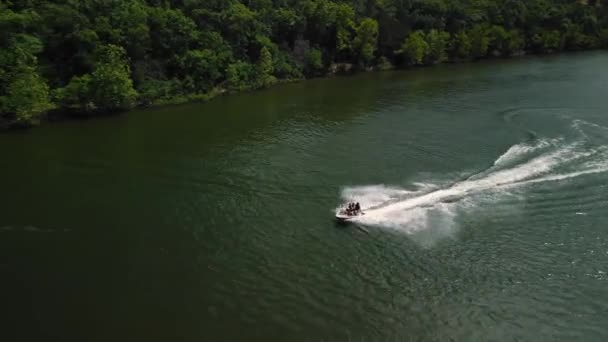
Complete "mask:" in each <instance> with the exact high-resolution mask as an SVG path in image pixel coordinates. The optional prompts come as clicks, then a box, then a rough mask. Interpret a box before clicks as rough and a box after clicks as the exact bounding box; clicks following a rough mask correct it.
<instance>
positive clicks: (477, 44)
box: [468, 25, 490, 58]
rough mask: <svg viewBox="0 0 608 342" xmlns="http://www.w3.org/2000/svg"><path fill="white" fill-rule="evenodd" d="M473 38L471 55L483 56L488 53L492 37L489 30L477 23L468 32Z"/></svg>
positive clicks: (471, 38)
mask: <svg viewBox="0 0 608 342" xmlns="http://www.w3.org/2000/svg"><path fill="white" fill-rule="evenodd" d="M468 36H469V38H470V40H471V56H472V57H474V58H482V57H485V56H486V55H487V54H488V48H489V46H490V37H489V34H488V30H487V29H486V28H485V27H483V26H482V25H475V26H474V27H473V28H472V29H471V30H470V31H469V33H468Z"/></svg>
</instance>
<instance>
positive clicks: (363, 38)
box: [353, 18, 378, 65]
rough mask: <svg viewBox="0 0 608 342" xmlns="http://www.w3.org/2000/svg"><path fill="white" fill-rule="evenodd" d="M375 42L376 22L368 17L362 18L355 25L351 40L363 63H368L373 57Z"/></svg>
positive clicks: (376, 37)
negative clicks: (352, 39)
mask: <svg viewBox="0 0 608 342" xmlns="http://www.w3.org/2000/svg"><path fill="white" fill-rule="evenodd" d="M377 44H378V22H377V21H375V20H374V19H370V18H366V19H363V20H362V21H361V23H360V24H359V26H358V27H357V30H356V35H355V40H354V41H353V47H354V49H355V51H356V54H357V55H358V58H359V61H360V62H361V63H362V64H363V65H366V64H369V63H370V62H371V61H372V60H373V59H374V52H375V51H376V47H377Z"/></svg>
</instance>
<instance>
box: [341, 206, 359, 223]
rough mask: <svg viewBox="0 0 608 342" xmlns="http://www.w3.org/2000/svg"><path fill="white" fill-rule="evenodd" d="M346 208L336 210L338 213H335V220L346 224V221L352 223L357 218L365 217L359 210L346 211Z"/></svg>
mask: <svg viewBox="0 0 608 342" xmlns="http://www.w3.org/2000/svg"><path fill="white" fill-rule="evenodd" d="M353 206H354V204H353ZM348 207H349V206H346V207H344V208H341V209H340V210H338V212H337V213H336V220H338V221H340V222H348V221H352V220H353V219H356V218H357V217H361V216H363V215H365V213H364V212H363V210H361V209H359V210H354V209H348Z"/></svg>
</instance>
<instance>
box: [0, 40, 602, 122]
mask: <svg viewBox="0 0 608 342" xmlns="http://www.w3.org/2000/svg"><path fill="white" fill-rule="evenodd" d="M604 50H605V49H589V50H576V51H556V52H547V53H531V52H529V51H521V52H520V53H517V54H513V55H510V56H493V57H485V58H480V59H473V60H450V61H445V62H441V63H436V64H432V65H405V66H396V65H394V64H390V66H389V67H386V66H385V67H384V68H381V67H379V66H378V65H376V66H373V67H369V68H365V69H360V68H356V67H351V66H347V67H346V68H345V69H346V70H347V71H341V70H343V69H344V65H346V64H348V63H334V64H332V65H331V66H330V67H329V68H328V69H334V71H333V72H329V73H327V74H325V75H322V76H315V77H309V78H305V77H303V78H296V79H277V81H276V82H275V83H273V84H271V85H268V86H265V87H260V88H251V89H242V90H236V91H235V90H232V91H231V90H228V89H226V88H224V87H219V86H218V87H215V88H214V89H213V90H212V91H210V92H208V93H205V94H192V95H186V96H180V97H175V98H172V99H162V100H157V101H155V102H153V103H150V104H139V105H136V106H134V107H133V108H130V109H128V110H124V111H116V112H98V113H95V114H83V113H78V112H75V111H70V109H66V108H56V109H52V110H50V111H49V112H47V113H46V114H45V115H43V116H42V117H41V118H40V121H39V122H37V123H36V124H34V125H30V126H13V127H11V126H8V127H3V126H1V125H0V133H2V132H10V131H20V130H28V129H32V128H35V127H37V126H40V125H46V124H54V123H61V122H66V121H79V120H95V119H97V118H103V117H111V116H119V115H126V114H127V113H128V112H130V111H134V110H136V111H145V110H147V109H155V108H163V107H173V106H180V105H189V104H197V103H207V102H210V101H213V100H215V99H217V98H219V97H227V96H232V95H237V94H245V93H253V92H257V91H260V90H266V89H271V88H274V87H279V86H282V85H285V84H292V83H300V82H306V81H309V80H319V79H330V78H334V77H348V76H354V75H357V74H365V73H374V72H395V71H402V72H403V71H409V70H417V69H425V68H434V67H437V66H440V65H465V64H471V65H472V64H478V63H483V62H491V61H501V60H517V59H524V58H530V57H546V56H560V55H569V54H573V53H586V52H593V51H604Z"/></svg>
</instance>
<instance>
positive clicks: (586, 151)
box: [342, 122, 608, 231]
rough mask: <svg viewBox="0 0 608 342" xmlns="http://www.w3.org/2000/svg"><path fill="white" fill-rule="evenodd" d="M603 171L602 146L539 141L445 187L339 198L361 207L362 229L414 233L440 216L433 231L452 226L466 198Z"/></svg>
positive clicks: (378, 190)
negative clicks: (397, 230) (456, 210)
mask: <svg viewBox="0 0 608 342" xmlns="http://www.w3.org/2000/svg"><path fill="white" fill-rule="evenodd" d="M573 126H575V128H576V129H577V130H578V129H581V128H580V127H582V126H583V125H582V124H581V123H580V122H576V123H575V124H574V125H573ZM606 172H608V146H606V145H600V146H593V145H590V144H589V142H588V141H585V140H584V139H583V140H579V141H575V142H571V143H566V142H565V140H564V139H563V138H560V139H539V140H537V141H536V142H534V143H521V144H516V145H513V146H511V147H510V148H509V149H507V151H506V152H505V153H503V154H502V155H501V156H499V157H498V158H497V159H496V160H495V161H494V163H493V164H492V166H491V167H490V168H488V169H487V170H484V171H481V172H479V173H477V174H474V175H473V176H471V177H469V178H467V179H466V180H462V181H458V182H455V183H453V184H451V185H449V186H447V187H440V186H437V185H434V184H432V183H425V184H423V186H420V187H419V188H418V189H417V190H413V191H410V190H404V189H400V188H397V187H387V186H384V185H376V186H364V187H353V188H346V189H344V191H343V193H342V196H343V198H344V199H346V200H350V199H356V200H357V201H359V202H360V203H361V205H362V207H363V209H364V211H365V213H366V214H365V216H362V217H359V218H357V219H355V221H357V222H358V223H360V224H364V225H376V226H384V227H392V228H398V229H402V230H403V229H406V230H407V231H416V230H420V229H424V228H429V226H432V225H433V222H431V221H433V220H434V219H436V218H437V217H436V216H437V215H435V214H441V216H442V217H443V219H440V220H438V221H437V222H435V225H436V226H437V225H443V226H450V225H452V224H453V218H454V216H455V212H454V210H455V205H457V204H458V203H460V202H470V201H469V200H470V199H471V200H473V202H475V201H476V200H477V199H478V198H483V197H484V196H483V195H485V194H491V196H489V197H491V198H496V197H500V196H502V195H505V194H508V191H506V190H512V189H513V190H516V189H518V188H525V187H527V186H532V185H535V184H541V183H547V182H560V181H565V180H568V179H573V178H577V177H582V176H586V175H593V174H601V173H606ZM485 197H488V196H485ZM463 199H467V201H462V200H463ZM433 216H434V217H433Z"/></svg>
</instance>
